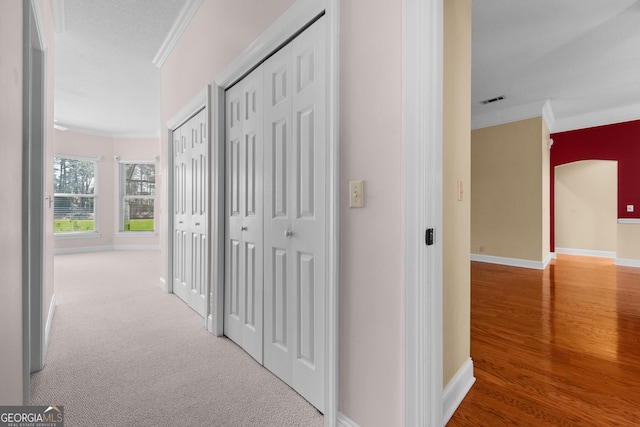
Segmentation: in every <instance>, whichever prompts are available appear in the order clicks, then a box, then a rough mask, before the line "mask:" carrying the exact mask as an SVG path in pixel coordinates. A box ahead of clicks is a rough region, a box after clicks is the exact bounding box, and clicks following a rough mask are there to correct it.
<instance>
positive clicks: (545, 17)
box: [55, 0, 640, 136]
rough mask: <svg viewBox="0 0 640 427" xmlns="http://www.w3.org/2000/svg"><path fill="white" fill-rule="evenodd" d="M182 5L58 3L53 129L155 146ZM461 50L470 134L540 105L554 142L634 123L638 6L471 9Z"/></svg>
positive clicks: (483, 1)
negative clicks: (164, 61)
mask: <svg viewBox="0 0 640 427" xmlns="http://www.w3.org/2000/svg"><path fill="white" fill-rule="evenodd" d="M58 1H60V0H58ZM230 1H231V0H230ZM236 1H237V0H236ZM186 2H187V0H108V1H106V0H64V23H65V30H64V31H63V32H60V33H57V34H56V87H55V116H56V120H57V122H58V125H62V126H65V127H69V128H72V129H74V128H75V129H82V130H86V131H91V132H93V133H100V134H106V135H112V136H150V135H157V134H158V132H159V129H160V70H159V68H157V67H156V66H154V65H153V63H152V60H153V59H154V57H155V56H156V54H157V53H158V50H159V48H160V47H161V45H162V43H163V41H164V39H165V37H166V36H167V34H169V32H170V30H171V27H172V25H173V24H174V22H175V20H176V17H177V16H178V15H179V14H180V12H181V10H182V9H183V7H185V3H186ZM472 38H473V42H472V45H473V60H472V107H471V109H472V111H471V112H472V120H473V127H482V126H488V125H492V124H498V123H504V122H508V121H512V120H518V119H522V118H527V117H533V116H539V115H540V114H541V112H542V110H543V106H545V103H546V107H545V113H546V114H545V118H546V119H547V121H548V123H549V124H550V125H551V128H552V130H553V131H559V130H566V129H569V128H577V127H587V126H593V125H597V124H604V123H608V122H615V121H623V120H630V119H636V118H640V3H639V2H638V1H637V0H606V1H604V0H535V1H531V0H473V36H472ZM497 96H504V97H505V99H504V100H503V101H499V102H496V103H493V104H489V105H482V104H480V101H482V100H484V99H490V98H495V97H497ZM547 101H548V102H547Z"/></svg>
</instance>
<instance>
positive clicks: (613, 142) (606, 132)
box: [550, 120, 640, 252]
mask: <svg viewBox="0 0 640 427" xmlns="http://www.w3.org/2000/svg"><path fill="white" fill-rule="evenodd" d="M551 138H552V139H553V147H552V148H551V168H550V169H551V251H552V252H553V251H555V224H554V218H555V217H554V200H555V197H554V195H555V167H556V166H559V165H564V164H566V163H571V162H577V161H580V160H617V161H618V218H640V120H636V121H632V122H625V123H616V124H612V125H606V126H598V127H593V128H587V129H578V130H572V131H567V132H559V133H554V134H552V135H551ZM627 205H635V212H627Z"/></svg>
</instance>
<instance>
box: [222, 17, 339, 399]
mask: <svg viewBox="0 0 640 427" xmlns="http://www.w3.org/2000/svg"><path fill="white" fill-rule="evenodd" d="M324 25H325V24H324V19H322V18H321V19H320V20H318V21H317V22H315V23H314V24H313V25H311V26H310V27H309V28H307V29H306V30H305V31H304V32H302V33H301V34H300V35H298V36H297V37H296V38H295V39H293V40H292V41H291V42H290V43H289V44H287V45H286V46H284V47H283V48H281V49H280V50H279V51H278V52H276V53H275V54H274V55H273V56H271V57H270V58H268V59H267V60H266V61H265V62H264V63H263V64H262V65H260V66H259V67H258V68H257V69H256V70H254V71H253V72H252V73H251V74H250V75H249V76H248V77H246V78H245V79H243V80H242V81H240V82H239V83H238V84H236V85H235V86H234V87H232V88H231V89H229V90H228V91H227V94H226V132H227V133H226V150H227V152H226V156H227V159H226V165H227V166H226V167H227V171H226V173H227V201H226V202H227V226H226V228H227V235H226V239H227V242H226V264H225V271H226V273H225V275H226V278H225V334H227V336H229V337H230V338H231V339H233V340H234V341H236V342H237V343H238V344H239V345H241V346H242V347H243V348H245V350H246V351H247V352H248V353H250V354H251V355H252V356H253V357H254V358H256V360H258V361H260V362H262V363H263V364H264V366H265V367H266V368H267V369H269V370H270V371H272V372H273V373H274V374H276V375H277V376H278V377H280V378H281V379H282V380H283V381H285V382H286V383H288V384H289V385H290V386H291V387H293V388H294V389H295V390H296V391H298V392H299V393H300V394H301V395H302V396H303V397H305V398H306V399H307V400H308V401H309V402H311V403H312V404H313V405H314V406H315V407H316V408H318V409H319V410H321V411H322V410H323V409H324V321H325V320H324V307H325V289H326V277H325V276H326V265H325V264H326V253H325V252H326V212H325V211H326V207H325V206H326V198H327V191H326V187H325V177H324V171H325V162H326V144H325V115H326V112H325V109H326V107H325V104H326V101H325V99H326V93H325V92H326V84H325V74H326V71H325V70H326V61H325V40H324V34H325V30H324ZM253 103H255V106H254V104H253ZM254 112H255V113H256V118H255V119H246V118H248V117H250V116H251V114H253V113H254ZM258 117H259V118H258ZM254 141H256V142H255V144H254ZM254 230H255V232H256V234H255V235H253V234H252V232H253V231H254Z"/></svg>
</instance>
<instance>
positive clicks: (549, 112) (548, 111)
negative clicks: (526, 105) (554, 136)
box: [542, 99, 556, 133]
mask: <svg viewBox="0 0 640 427" xmlns="http://www.w3.org/2000/svg"><path fill="white" fill-rule="evenodd" d="M542 118H543V119H544V122H545V124H546V125H547V129H548V130H549V133H551V129H552V128H553V125H554V124H555V122H556V115H555V114H554V113H553V108H552V107H551V100H550V99H547V102H545V103H544V105H543V106H542Z"/></svg>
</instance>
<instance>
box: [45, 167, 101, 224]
mask: <svg viewBox="0 0 640 427" xmlns="http://www.w3.org/2000/svg"><path fill="white" fill-rule="evenodd" d="M53 174H54V180H53V182H54V184H53V185H54V199H53V200H54V208H53V216H54V220H53V231H54V233H56V234H59V233H83V232H95V231H97V229H96V212H95V199H96V162H95V161H93V160H82V159H74V158H65V157H54V159H53Z"/></svg>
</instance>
